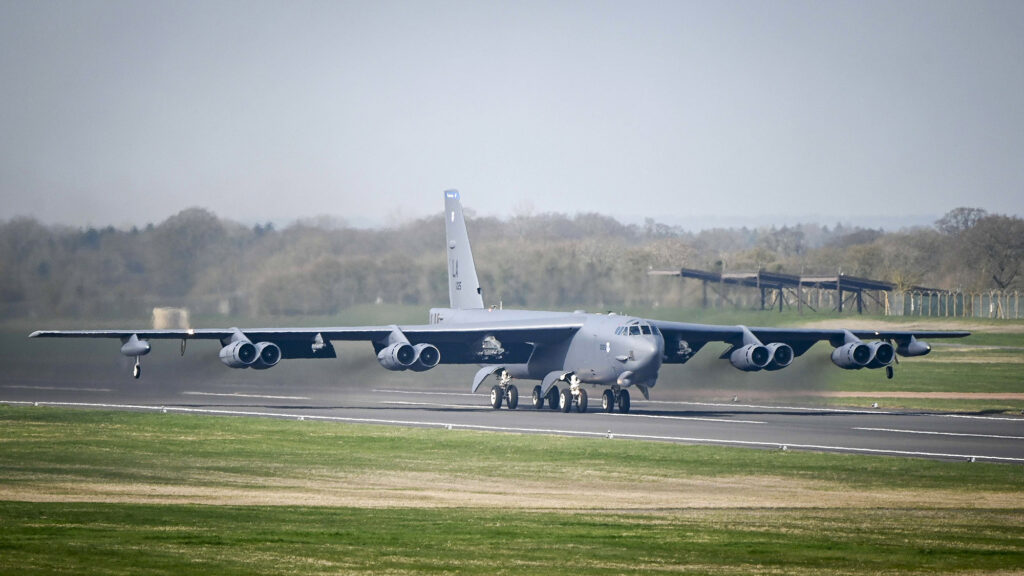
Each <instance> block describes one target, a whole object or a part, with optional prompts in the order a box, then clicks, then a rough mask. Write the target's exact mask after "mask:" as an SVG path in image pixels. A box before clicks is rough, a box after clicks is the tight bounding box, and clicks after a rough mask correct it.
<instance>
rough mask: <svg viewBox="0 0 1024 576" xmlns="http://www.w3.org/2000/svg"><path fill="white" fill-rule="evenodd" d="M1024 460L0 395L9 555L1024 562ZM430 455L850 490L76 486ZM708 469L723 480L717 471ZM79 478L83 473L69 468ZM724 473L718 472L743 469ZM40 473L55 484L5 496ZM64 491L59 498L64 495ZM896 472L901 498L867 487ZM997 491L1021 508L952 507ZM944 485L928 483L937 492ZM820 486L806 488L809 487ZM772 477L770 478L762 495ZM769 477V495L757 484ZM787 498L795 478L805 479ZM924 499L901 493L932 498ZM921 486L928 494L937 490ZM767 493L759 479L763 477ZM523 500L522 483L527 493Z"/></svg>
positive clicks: (467, 462)
mask: <svg viewBox="0 0 1024 576" xmlns="http://www.w3.org/2000/svg"><path fill="white" fill-rule="evenodd" d="M1022 470H1024V469H1022V468H1021V467H1019V466H1010V465H1000V464H985V463H973V464H971V463H966V462H940V461H933V460H915V459H902V458H888V457H873V456H856V455H842V454H815V453H802V452H793V451H787V452H780V451H759V450H746V449H737V448H720V447H703V446H681V445H675V444H659V443H643V442H632V441H623V440H614V441H610V440H606V439H572V438H564V437H553V436H526V435H523V436H520V435H496V434H488V433H477V432H461V431H447V430H428V429H404V428H391V427H378V426H362V425H347V424H345V425H343V424H334V423H326V422H312V421H305V422H297V421H285V420H265V419H251V418H240V417H209V416H191V415H174V414H153V413H132V412H108V411H84V410H67V409H51V408H42V407H2V406H0V573H2V574H54V573H75V574H195V573H203V574H208V573H217V574H288V573H301V574H382V573H383V574H422V573H461V574H580V573H585V574H641V573H660V572H668V573H675V572H683V573H701V574H745V573H787V574H879V573H883V574H930V573H943V574H948V573H967V574H977V573H996V572H999V571H1007V572H1012V571H1015V570H1019V569H1020V568H1021V566H1024V508H1021V507H1020V506H1019V505H1017V504H1015V503H1016V502H1018V499H1017V496H1018V495H1019V494H1020V493H1021V490H1022V488H1024V474H1022ZM410 473H411V474H422V475H423V476H422V477H423V478H430V477H439V478H441V479H442V480H441V482H450V484H448V485H447V486H446V489H447V490H449V491H451V492H455V493H457V492H459V491H460V490H461V487H462V486H464V485H466V484H469V483H472V482H475V481H476V482H479V481H482V482H485V483H491V484H494V485H507V486H509V490H508V493H507V495H506V497H508V498H516V495H515V494H516V491H515V487H516V486H517V485H523V484H524V483H526V482H535V483H540V484H542V485H551V486H572V485H574V484H575V483H577V482H580V481H581V480H585V481H586V482H587V483H588V485H590V486H604V485H620V484H622V483H623V482H627V483H629V484H637V483H639V484H641V485H643V486H651V487H652V489H656V488H657V487H658V486H660V485H662V484H664V483H665V482H669V481H676V480H679V479H691V480H693V481H698V480H701V479H708V478H711V479H714V478H722V479H724V481H727V482H731V483H734V482H735V479H736V478H737V477H769V478H773V479H776V482H775V483H774V484H773V486H774V487H766V488H763V490H764V491H765V492H768V491H783V492H782V493H784V494H789V493H790V491H791V490H793V489H794V487H796V486H800V485H816V486H822V487H827V488H828V489H829V490H830V491H831V492H830V493H831V494H836V493H839V494H844V493H845V494H849V496H848V497H847V498H845V499H843V498H840V500H838V501H824V500H822V501H820V502H817V503H812V504H810V505H808V504H807V502H803V503H802V504H800V503H797V502H794V505H798V504H799V506H798V507H792V508H790V507H785V506H782V507H778V506H774V505H765V506H750V507H744V508H702V507H686V506H668V507H658V508H654V509H651V508H647V509H645V508H643V507H641V508H640V509H632V508H631V507H625V506H622V505H621V504H620V503H618V502H616V501H615V500H614V498H612V499H609V501H608V502H607V503H606V506H603V507H599V508H598V509H596V510H594V509H592V510H589V511H580V510H579V509H580V504H582V503H583V502H585V501H587V500H588V499H589V498H593V497H594V495H593V494H588V493H587V492H585V491H581V492H579V493H578V494H577V495H575V496H573V497H570V498H566V499H560V500H554V501H539V502H536V503H535V504H532V505H528V506H526V507H520V508H507V507H498V505H497V504H496V505H495V506H494V507H491V506H477V507H455V508H432V507H414V508H406V507H371V506H358V505H357V506H265V505H252V506H247V505H235V504H230V503H229V504H226V505H225V504H215V505H213V504H206V505H201V504H153V503H138V502H130V501H117V500H116V499H113V500H112V501H108V502H71V501H59V500H74V499H75V497H76V496H79V495H80V494H79V493H77V492H76V491H75V489H74V487H75V486H85V485H92V484H95V483H114V484H119V485H121V486H125V487H128V488H131V487H132V486H137V485H144V486H146V487H147V488H146V490H144V491H143V496H145V494H146V493H148V492H147V491H155V493H156V494H161V493H173V492H174V490H176V489H180V488H182V487H191V488H219V489H223V490H231V489H236V488H237V489H246V490H257V491H258V490H260V489H264V490H267V491H268V493H271V494H286V493H287V491H288V490H289V486H292V485H293V484H294V483H295V482H297V481H305V482H311V483H313V484H325V485H329V484H331V483H337V482H352V483H363V484H364V485H373V484H374V483H377V482H382V481H383V480H384V479H386V478H388V477H389V476H394V475H398V474H410ZM712 485H713V484H712ZM68 487H70V488H68ZM734 489H735V484H726V485H724V486H723V487H722V488H721V490H723V491H728V490H734ZM15 490H19V491H20V492H19V493H22V494H24V493H26V491H27V493H32V491H33V490H36V491H37V493H38V494H46V495H48V497H49V498H51V499H54V495H55V494H57V497H56V498H55V499H56V500H58V501H57V502H46V503H35V502H24V501H17V500H11V499H10V498H6V499H5V497H4V494H11V493H13V492H14V491H15ZM61 490H64V491H65V492H64V493H63V494H64V495H63V497H62V496H61V494H62V492H61ZM883 490H889V491H892V490H898V492H897V493H896V494H897V496H896V499H895V500H894V501H895V502H897V503H898V504H897V505H895V506H885V507H877V506H876V505H873V504H872V503H871V502H870V499H868V501H864V498H865V496H864V495H865V494H871V493H873V492H876V491H883ZM951 494H963V495H965V496H966V498H964V499H963V501H964V502H972V501H973V500H974V498H975V495H977V497H979V498H980V497H981V495H983V494H987V495H993V494H996V495H1002V496H1003V500H1004V501H1006V502H1009V503H1010V504H1008V505H1007V506H1008V507H991V506H990V507H988V508H977V507H975V506H972V505H966V506H962V505H961V506H950V505H949V504H948V503H947V502H946V501H945V500H944V498H946V497H948V495H951ZM929 495H932V496H929ZM811 496H812V497H813V494H811ZM768 497H769V494H767V493H766V494H764V498H765V502H769V501H770V499H769V498H768ZM757 498H760V496H757ZM794 498H800V497H799V496H794ZM921 498H924V499H925V500H927V501H929V502H932V504H931V505H924V506H922V505H918V506H910V505H908V504H906V502H911V501H914V499H921ZM929 498H931V499H930V500H929ZM755 499H756V498H755ZM528 504H530V503H528Z"/></svg>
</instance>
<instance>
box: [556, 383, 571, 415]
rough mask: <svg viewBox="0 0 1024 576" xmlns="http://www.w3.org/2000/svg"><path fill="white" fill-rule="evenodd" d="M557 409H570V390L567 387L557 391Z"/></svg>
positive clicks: (566, 410) (564, 410) (563, 410)
mask: <svg viewBox="0 0 1024 576" xmlns="http://www.w3.org/2000/svg"><path fill="white" fill-rule="evenodd" d="M558 409H559V410H561V411H562V412H568V411H569V410H572V391H571V390H569V389H568V388H566V389H565V390H562V391H561V392H559V393H558Z"/></svg>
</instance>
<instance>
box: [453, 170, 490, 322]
mask: <svg viewBox="0 0 1024 576" xmlns="http://www.w3.org/2000/svg"><path fill="white" fill-rule="evenodd" d="M444 232H445V240H446V251H447V255H448V300H449V303H450V305H451V307H452V308H455V309H460V310H466V309H477V310H482V309H483V307H484V299H483V295H482V294H481V290H480V281H479V280H478V279H477V276H476V265H475V264H474V263H473V251H472V250H471V249H470V246H469V232H468V231H467V230H466V219H465V217H464V216H463V215H462V201H461V200H460V199H459V191H458V190H445V193H444Z"/></svg>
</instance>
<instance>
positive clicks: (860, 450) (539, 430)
mask: <svg viewBox="0 0 1024 576" xmlns="http://www.w3.org/2000/svg"><path fill="white" fill-rule="evenodd" d="M0 404H12V405H32V404H36V405H39V406H69V407H81V408H113V409H122V410H147V411H156V410H159V411H163V412H181V413H186V414H211V415H217V416H259V417H264V418H287V419H289V420H299V419H301V420H319V421H325V422H352V423H359V424H388V425H397V426H423V427H431V428H447V429H449V430H459V429H461V430H484V431H492V432H516V433H528V434H558V435H562V436H582V437H590V438H624V439H628V440H661V441H666V442H685V443H690V444H716V445H722V446H751V447H756V448H776V449H779V448H782V447H783V446H785V447H787V448H791V449H798V450H820V451H827V452H849V453H854V454H877V455H889V456H916V457H922V458H946V459H953V460H988V461H994V462H1017V463H1024V458H1010V457H1003V456H986V455H983V454H952V453H943V452H923V451H920V452H919V451H913V450H889V449H885V448H859V447H856V446H830V445H825V444H790V443H785V442H764V441H750V440H728V439H723V438H700V437H689V436H654V435H645V434H618V433H612V434H609V433H606V432H588V431H581V430H563V429H558V428H520V427H509V426H483V425H477V424H456V423H450V422H436V421H426V420H391V419H381V418H354V417H346V416H316V415H308V414H287V413H282V412H255V411H250V410H227V409H220V410H214V409H205V408H182V407H174V406H166V407H165V406H142V405H131V404H94V403H85V402H22V401H5V400H0Z"/></svg>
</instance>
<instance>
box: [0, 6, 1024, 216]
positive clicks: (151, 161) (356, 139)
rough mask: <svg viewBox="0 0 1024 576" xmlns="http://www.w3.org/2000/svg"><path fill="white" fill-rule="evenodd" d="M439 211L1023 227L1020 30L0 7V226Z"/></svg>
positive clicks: (799, 19) (837, 10)
mask: <svg viewBox="0 0 1024 576" xmlns="http://www.w3.org/2000/svg"><path fill="white" fill-rule="evenodd" d="M445 188H458V189H460V190H461V191H462V193H463V202H464V204H465V205H466V206H467V207H469V208H470V209H472V210H473V211H475V212H476V213H478V214H487V215H502V214H512V213H517V212H518V213H523V212H531V211H532V212H548V211H555V212H566V213H570V214H572V213H576V212H601V213H606V214H613V215H619V216H620V217H621V218H623V219H626V220H636V219H640V218H643V217H644V216H650V217H654V218H656V219H657V220H659V221H662V222H669V223H682V224H691V225H692V224H704V225H707V224H708V223H724V224H733V223H737V222H739V223H764V224H772V223H777V224H784V223H793V222H795V221H799V220H805V221H806V220H814V221H818V222H822V223H826V224H830V223H834V222H836V221H840V220H842V221H844V222H856V223H860V224H865V225H871V224H872V223H873V222H877V224H876V225H883V224H888V223H891V222H894V221H897V222H898V221H899V220H900V219H902V218H917V219H918V220H920V219H922V218H923V219H924V221H925V222H930V221H931V219H934V217H937V216H941V215H942V214H944V213H945V212H946V211H948V210H949V209H951V208H954V207H957V206H963V205H967V206H980V207H983V208H985V209H987V210H989V211H991V212H1000V213H1009V214H1017V215H1022V214H1024V2H1019V1H1013V0H1011V1H1005V2H983V1H974V0H972V1H963V2H943V1H934V0H927V1H923V2H916V1H915V2H909V1H856V2H838V1H837V2H833V1H829V2H819V1H813V2H781V1H771V2H767V1H756V2H718V1H714V2H712V1H707V2H684V1H668V2H645V1H639V2H638V1H635V0H630V1H629V2H626V1H617V2H598V1H592V0H587V1H582V2H571V1H554V2H531V1H514V2H497V1H494V2H476V1H467V2H436V1H411V0H410V1H406V2H387V1H379V0H373V1H356V2H342V1H326V2H294V1H289V2H279V3H278V2H274V3H269V2H257V1H248V0H247V1H240V2H223V1H202V2H186V1H180V0H175V1H169V2H153V1H138V2H116V1H115V2H99V1H84V0H83V1H79V0H73V1H67V2H49V1H42V0H14V1H12V0H0V203H2V206H0V219H7V218H10V217H13V216H17V215H32V216H36V217H38V218H40V219H41V220H43V221H45V222H60V223H68V224H73V225H97V226H99V225H107V224H113V225H115V226H120V225H127V224H144V223H147V222H159V221H161V220H163V219H164V218H166V217H167V216H169V215H171V214H174V213H176V212H178V211H180V210H181V209H183V208H186V207H189V206H202V207H205V208H209V209H210V210H212V211H214V212H216V213H217V214H218V215H220V216H223V217H228V218H232V219H236V220H239V221H242V222H246V223H254V222H264V221H273V222H276V223H279V224H283V223H287V222H289V221H291V220H293V219H295V218H302V217H310V216H315V215H319V214H329V215H335V216H338V217H341V218H344V219H346V220H347V221H349V222H352V223H357V224H363V223H386V222H389V221H395V220H399V221H400V220H405V219H408V218H415V217H420V216H425V215H429V214H434V213H436V212H438V211H440V210H441V207H442V191H443V190H444V189H445ZM731 215H732V216H731ZM736 215H738V216H736Z"/></svg>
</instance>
